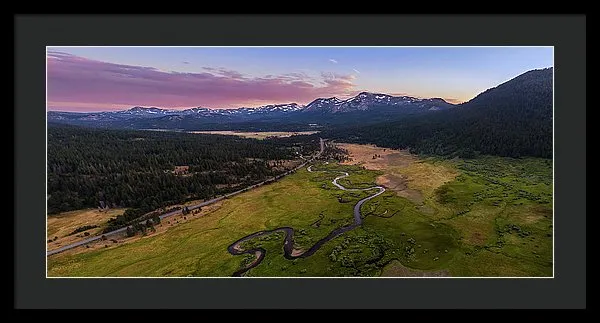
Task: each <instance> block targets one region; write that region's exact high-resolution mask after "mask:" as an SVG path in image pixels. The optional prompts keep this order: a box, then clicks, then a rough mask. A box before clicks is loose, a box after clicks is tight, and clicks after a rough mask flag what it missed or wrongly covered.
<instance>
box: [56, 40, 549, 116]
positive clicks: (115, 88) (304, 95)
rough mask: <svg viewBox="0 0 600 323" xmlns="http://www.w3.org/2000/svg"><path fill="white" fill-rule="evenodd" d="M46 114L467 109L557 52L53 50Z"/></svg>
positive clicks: (504, 49)
mask: <svg viewBox="0 0 600 323" xmlns="http://www.w3.org/2000/svg"><path fill="white" fill-rule="evenodd" d="M46 51H47V109H48V110H53V111H76V112H98V111H113V110H124V109H129V108H131V107H133V106H144V107H160V108H167V109H186V108H191V107H207V108H222V109H229V108H239V107H256V106H261V105H267V104H283V103H292V102H294V103H298V104H308V103H310V102H311V101H313V100H314V99H317V98H329V97H337V98H340V99H346V98H349V97H352V96H354V95H356V94H358V93H360V92H362V91H367V92H374V93H385V94H391V95H409V96H414V97H419V98H443V99H445V100H446V101H448V102H451V103H461V102H466V101H468V100H470V99H472V98H473V97H475V96H476V95H477V94H479V93H481V92H483V91H485V90H486V89H488V88H491V87H495V86H497V85H499V84H501V83H503V82H506V81H508V80H510V79H512V78H514V77H516V76H518V75H520V74H522V73H524V72H527V71H529V70H532V69H539V68H546V67H553V64H554V57H553V48H552V47H47V49H46Z"/></svg>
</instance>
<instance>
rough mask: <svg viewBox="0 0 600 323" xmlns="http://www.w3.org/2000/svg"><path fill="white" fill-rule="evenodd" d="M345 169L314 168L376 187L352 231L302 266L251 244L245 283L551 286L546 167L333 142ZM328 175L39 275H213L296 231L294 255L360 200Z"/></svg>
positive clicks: (239, 199)
mask: <svg viewBox="0 0 600 323" xmlns="http://www.w3.org/2000/svg"><path fill="white" fill-rule="evenodd" d="M339 146H340V147H342V148H344V149H347V150H348V151H349V155H350V157H351V160H349V161H346V162H344V163H341V164H339V163H335V162H334V161H331V160H330V161H327V162H317V163H315V165H314V166H313V169H318V170H331V171H344V172H348V173H349V174H350V176H349V177H347V178H343V179H341V180H340V181H339V183H340V184H342V185H344V186H346V187H352V188H361V187H370V186H374V185H383V186H385V187H386V188H388V190H387V191H386V192H385V193H383V194H382V195H380V196H378V197H376V198H373V199H372V200H369V201H368V202H366V203H364V204H363V206H362V208H361V211H362V214H363V223H362V225H361V226H360V227H357V228H355V229H353V230H352V231H348V232H345V233H343V234H341V235H340V236H337V237H336V238H334V239H332V240H331V241H329V242H327V243H325V244H324V245H323V246H322V247H321V249H319V250H318V251H317V252H315V253H314V254H313V255H312V256H310V257H307V258H299V259H294V260H288V259H286V258H285V257H284V255H283V250H282V246H283V233H282V232H275V233H273V234H271V235H266V236H262V237H257V238H256V239H253V240H250V241H248V242H247V243H246V244H245V245H244V248H250V247H262V248H263V249H265V250H266V254H265V258H264V259H263V261H262V262H261V263H260V264H259V265H258V266H257V267H255V268H252V269H250V270H249V271H248V272H246V274H245V276H252V277H271V276H282V277H341V276H407V277H416V276H442V277H445V276H453V277H462V276H527V277H528V276H552V275H553V272H552V268H553V266H552V264H553V263H552V262H553V259H552V245H553V237H552V233H553V230H552V215H553V212H552V161H551V160H545V159H533V158H526V159H511V158H499V157H482V158H478V159H472V160H459V159H455V160H439V159H435V158H418V157H417V156H414V155H411V154H409V153H407V152H405V151H398V150H391V149H386V148H380V147H374V146H366V145H351V144H340V145H339ZM337 176H338V175H337V174H335V173H325V172H308V171H307V170H306V168H303V169H301V170H299V171H298V172H297V173H295V174H292V175H290V176H288V177H286V178H284V179H282V180H281V181H279V182H275V183H272V184H269V185H266V186H263V187H259V188H257V189H254V190H252V191H249V192H247V193H243V194H240V195H238V196H235V197H232V198H230V199H227V200H224V201H223V203H222V204H220V205H216V206H215V207H214V209H212V210H210V212H208V210H207V212H206V213H205V214H203V215H202V216H194V217H189V218H188V219H186V221H182V223H179V224H177V225H173V226H171V225H166V223H161V225H162V226H163V229H161V231H163V232H162V233H161V234H153V235H149V236H146V237H143V238H137V239H135V240H132V241H130V242H128V243H122V244H121V243H120V244H115V245H114V246H112V245H111V246H110V247H105V248H104V247H99V248H90V249H94V250H89V249H88V250H86V249H85V248H83V250H84V251H78V252H70V253H69V252H66V253H63V254H56V255H53V256H50V257H48V276H50V277H72V276H84V277H96V276H111V277H112V276H115V277H137V276H143V277H186V276H200V277H222V276H231V275H232V273H234V272H235V271H237V270H239V269H240V268H243V267H245V266H246V265H247V264H249V263H251V262H252V261H254V255H240V256H233V255H231V254H230V253H229V252H228V251H227V247H228V246H229V245H230V244H232V243H233V242H234V241H236V240H238V239H240V238H242V237H244V236H247V235H249V234H252V233H254V232H257V231H260V230H269V229H273V228H277V227H282V226H287V227H292V228H294V229H295V232H296V233H295V236H294V242H293V243H294V245H295V246H294V247H295V249H298V250H302V249H306V248H308V247H309V246H311V245H313V244H314V243H315V242H316V241H318V240H319V239H321V238H323V237H325V236H327V234H328V233H329V232H331V231H332V230H334V229H336V228H339V227H341V226H345V225H348V224H350V223H352V215H353V207H354V205H355V204H356V202H357V201H358V200H360V199H362V198H364V197H366V196H368V195H369V193H368V192H359V191H356V192H352V191H341V190H339V189H337V188H336V187H335V186H334V185H333V184H332V183H331V181H332V180H333V179H334V178H335V177H337Z"/></svg>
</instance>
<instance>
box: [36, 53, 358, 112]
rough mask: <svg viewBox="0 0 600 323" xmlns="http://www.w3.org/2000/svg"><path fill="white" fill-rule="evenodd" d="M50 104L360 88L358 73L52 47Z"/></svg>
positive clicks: (218, 98) (201, 101)
mask: <svg viewBox="0 0 600 323" xmlns="http://www.w3.org/2000/svg"><path fill="white" fill-rule="evenodd" d="M47 60H48V80H47V82H48V84H47V85H48V107H49V108H50V109H64V110H79V111H98V110H112V109H123V108H124V107H130V106H134V105H140V106H157V107H165V108H186V107H196V106H204V107H214V108H228V107H240V106H249V105H250V104H251V105H259V104H271V103H288V102H297V103H300V104H304V103H308V102H310V101H312V100H313V99H315V98H318V97H331V96H348V95H350V94H351V93H355V92H356V90H355V89H354V86H355V85H354V83H353V81H354V79H355V76H354V75H340V74H322V75H321V78H312V77H309V76H308V75H306V74H305V73H289V74H284V75H267V76H265V77H251V76H248V75H243V74H241V73H239V72H237V71H232V70H228V69H225V68H213V67H205V68H204V70H205V71H206V72H202V73H181V72H165V71H161V70H158V69H156V68H153V67H144V66H132V65H123V64H114V63H108V62H102V61H96V60H91V59H87V58H83V57H79V56H74V55H71V54H67V53H61V52H48V57H47Z"/></svg>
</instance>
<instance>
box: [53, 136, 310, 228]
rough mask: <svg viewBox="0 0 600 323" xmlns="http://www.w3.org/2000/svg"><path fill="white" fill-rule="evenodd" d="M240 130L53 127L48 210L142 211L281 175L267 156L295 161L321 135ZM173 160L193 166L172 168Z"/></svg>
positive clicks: (211, 194) (272, 158)
mask: <svg viewBox="0 0 600 323" xmlns="http://www.w3.org/2000/svg"><path fill="white" fill-rule="evenodd" d="M305 140H306V141H305V142H297V140H296V141H294V140H292V139H285V140H263V141H259V140H255V139H246V138H240V137H235V136H219V135H203V134H188V133H180V132H158V131H137V130H106V129H94V128H81V127H76V126H66V125H53V124H50V125H49V126H48V164H47V167H48V195H49V199H48V213H49V214H55V213H58V212H63V211H69V210H76V209H81V208H85V207H98V206H101V207H102V206H109V207H128V208H131V209H129V210H127V212H128V213H130V215H131V216H130V217H132V218H133V217H134V216H135V217H137V216H139V215H141V214H143V213H145V212H149V211H152V210H155V209H158V208H161V207H164V206H167V205H171V204H176V203H181V202H183V201H185V200H191V199H205V198H210V197H214V196H217V195H221V194H225V193H228V192H232V191H235V190H236V189H239V187H242V186H246V185H251V184H254V183H258V182H260V181H262V180H264V179H266V178H269V177H271V176H275V175H278V174H280V173H283V172H284V171H285V169H283V168H282V167H278V168H274V167H272V166H271V165H270V164H269V163H268V161H269V160H271V161H272V160H284V159H296V158H297V152H298V153H304V154H307V153H309V152H310V151H311V150H312V151H316V150H317V149H318V138H312V137H311V138H306V139H305ZM175 166H189V170H188V172H186V174H174V173H173V170H174V168H175Z"/></svg>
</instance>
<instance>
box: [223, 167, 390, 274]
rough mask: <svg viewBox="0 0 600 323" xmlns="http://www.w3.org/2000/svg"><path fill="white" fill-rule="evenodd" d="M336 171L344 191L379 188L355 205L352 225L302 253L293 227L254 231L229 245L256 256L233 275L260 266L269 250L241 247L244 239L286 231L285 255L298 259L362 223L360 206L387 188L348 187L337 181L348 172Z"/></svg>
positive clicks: (239, 252) (233, 251) (237, 252)
mask: <svg viewBox="0 0 600 323" xmlns="http://www.w3.org/2000/svg"><path fill="white" fill-rule="evenodd" d="M307 170H308V171H309V172H311V173H312V172H317V171H313V170H312V165H311V166H309V167H308V168H307ZM319 172H331V171H319ZM335 173H342V174H343V175H341V176H338V177H336V178H335V179H334V180H333V181H332V182H331V183H332V184H333V185H335V186H336V187H337V188H339V189H341V190H344V191H369V190H375V189H377V190H379V191H378V192H377V193H374V194H373V195H369V196H368V197H365V198H363V199H362V200H360V201H358V202H357V203H356V205H354V222H353V223H352V224H350V225H347V226H344V227H340V228H337V229H335V230H333V231H331V232H330V233H329V234H328V235H327V236H326V237H324V238H323V239H321V240H319V241H317V242H316V243H315V244H314V245H313V246H312V247H310V248H309V249H308V250H306V251H304V252H301V253H298V252H297V251H296V250H294V229H293V228H291V227H279V228H276V229H273V230H263V231H258V232H255V233H252V234H250V235H247V236H245V237H243V238H241V239H239V240H237V241H236V242H234V243H232V244H231V245H229V247H227V251H229V253H230V254H232V255H234V256H236V255H243V254H254V255H255V256H256V260H254V261H253V262H252V263H251V264H249V265H248V266H246V267H244V268H242V269H239V270H237V271H236V272H234V273H233V275H232V276H234V277H240V276H242V274H244V273H245V272H247V271H248V270H250V269H252V268H254V267H256V266H258V265H259V264H260V263H261V262H262V260H263V259H264V257H265V254H266V252H267V251H266V250H265V249H264V248H260V247H259V248H253V249H248V250H244V249H242V248H241V247H240V244H241V243H242V242H244V241H248V240H250V239H253V238H256V237H260V236H263V235H268V234H271V233H273V232H278V231H282V232H284V233H285V238H284V243H283V252H284V254H283V255H284V257H285V258H286V259H290V260H292V259H296V258H306V257H309V256H311V255H312V254H314V253H315V252H316V251H317V250H319V249H320V248H321V247H322V246H323V244H325V242H327V241H329V240H331V239H333V238H335V237H337V236H338V235H340V234H342V233H344V232H347V231H350V230H352V229H354V228H356V227H358V226H359V225H361V224H362V217H361V213H360V207H361V206H362V205H363V203H365V202H366V201H368V200H370V199H372V198H374V197H376V196H378V195H380V194H382V193H383V192H385V188H384V187H382V186H373V187H369V188H346V187H344V186H342V185H341V184H339V183H338V182H337V181H338V180H340V179H342V178H345V177H348V176H350V175H349V174H348V173H347V172H335Z"/></svg>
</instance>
